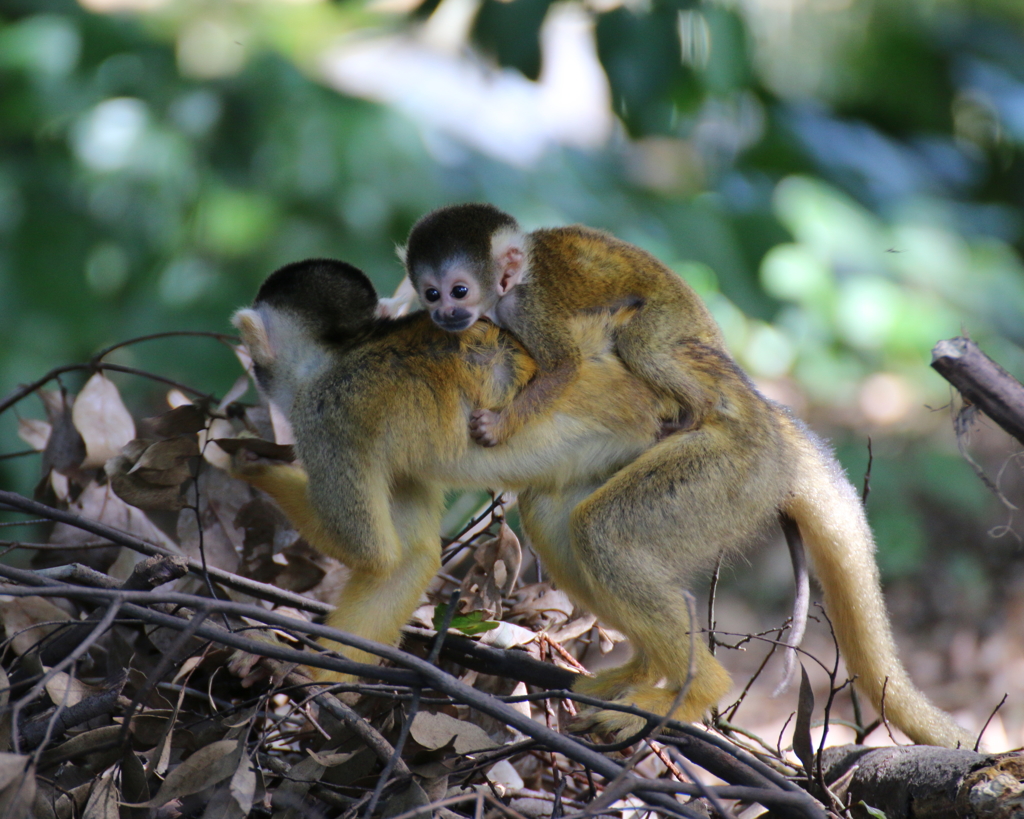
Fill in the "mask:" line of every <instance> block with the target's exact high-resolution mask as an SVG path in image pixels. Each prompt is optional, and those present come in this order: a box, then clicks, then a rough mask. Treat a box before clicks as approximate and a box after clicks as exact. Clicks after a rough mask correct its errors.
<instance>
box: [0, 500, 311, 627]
mask: <svg viewBox="0 0 1024 819" xmlns="http://www.w3.org/2000/svg"><path fill="white" fill-rule="evenodd" d="M0 504H5V505H6V506H8V507H13V508H14V509H18V510H21V511H22V512H27V513H28V514H31V515H38V516H40V517H44V518H47V519H48V520H55V521H57V522H59V523H66V524H68V525H69V526H75V527H77V528H79V529H82V530H83V531H86V532H91V533H92V534H94V535H98V536H99V537H103V538H106V539H107V540H109V541H110V542H111V543H115V544H117V545H118V546H125V547H127V548H128V549H131V550H132V551H134V552H139V553H141V554H144V555H148V556H150V557H154V556H156V555H162V556H164V557H181V555H180V553H178V552H174V551H172V550H171V549H167V548H164V547H163V546H157V545H155V544H153V543H148V542H147V541H144V540H140V539H139V538H136V537H132V536H131V535H129V534H127V533H125V532H122V531H121V530H120V529H114V528H113V527H111V526H107V525H105V524H102V523H97V522H96V521H93V520H89V519H88V518H84V517H82V516H81V515H76V514H74V513H72V512H65V511H63V510H61V509H55V508H54V507H52V506H47V505H46V504H43V503H38V502H37V501H33V500H29V499H28V498H26V497H24V496H22V495H19V494H17V493H16V492H8V491H6V490H0ZM188 567H189V571H191V572H194V573H195V574H198V575H200V576H202V573H203V567H202V564H201V563H200V562H199V561H198V560H194V559H193V558H188ZM209 574H210V577H212V578H213V579H215V580H216V581H217V582H218V583H223V584H224V585H225V586H228V587H229V588H232V589H237V590H238V591H243V592H245V593H247V594H251V595H252V596H254V597H259V598H262V599H264V600H269V601H270V602H272V603H277V604H278V605H285V606H294V607H295V608H297V609H302V610H305V611H311V612H313V613H315V614H329V613H330V612H331V606H329V605H328V604H326V603H320V602H319V601H317V600H311V599H310V598H308V597H303V596H302V595H301V594H293V593H292V592H288V591H285V590H283V589H279V588H277V587H276V586H272V585H270V584H269V583H260V582H259V581H257V580H250V579H249V578H247V577H242V576H240V575H237V574H233V573H231V572H226V571H224V570H223V569H215V568H210V570H209Z"/></svg>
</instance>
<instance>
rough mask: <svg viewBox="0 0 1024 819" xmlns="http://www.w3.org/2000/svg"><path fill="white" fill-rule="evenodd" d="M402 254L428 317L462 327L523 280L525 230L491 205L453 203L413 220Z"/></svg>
mask: <svg viewBox="0 0 1024 819" xmlns="http://www.w3.org/2000/svg"><path fill="white" fill-rule="evenodd" d="M404 259H405V267H406V271H407V272H408V274H409V280H410V281H411V282H412V285H413V287H414V288H415V289H416V294H417V295H418V296H419V298H420V301H421V302H422V303H423V306H424V307H425V308H426V309H427V311H428V312H429V313H430V317H431V318H432V319H433V320H434V322H435V323H436V324H437V325H438V326H440V327H442V328H444V329H445V330H449V331H451V332H459V331H461V330H465V329H467V328H468V327H471V326H472V325H473V324H474V323H475V322H476V321H477V319H479V318H481V317H482V316H485V315H488V314H489V312H490V311H491V310H492V309H493V308H494V306H495V305H496V304H497V302H498V300H499V299H500V298H501V297H502V296H504V295H505V294H506V293H507V292H508V291H509V290H510V289H511V288H512V287H514V286H515V285H516V284H518V283H519V281H521V279H522V275H523V273H524V272H525V266H526V265H525V259H526V245H525V236H524V235H523V233H522V231H521V230H520V229H519V224H518V223H517V222H516V220H515V219H513V218H512V217H511V216H509V215H508V214H507V213H505V212H504V211H501V210H499V209H498V208H496V207H494V206H493V205H486V204H467V205H451V206H449V207H445V208H439V209H438V210H435V211H432V212H430V213H428V214H427V215H426V216H424V217H423V218H422V219H420V220H419V221H418V222H417V223H416V224H415V225H413V228H412V231H411V232H410V233H409V241H408V243H407V244H406V246H405V256H404ZM490 317H492V318H493V316H490Z"/></svg>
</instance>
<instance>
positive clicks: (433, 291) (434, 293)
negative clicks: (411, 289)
mask: <svg viewBox="0 0 1024 819" xmlns="http://www.w3.org/2000/svg"><path fill="white" fill-rule="evenodd" d="M423 298H425V299H426V300H427V301H437V300H438V299H439V298H441V294H440V293H439V292H438V290H437V288H436V287H428V288H427V289H426V290H424V291H423Z"/></svg>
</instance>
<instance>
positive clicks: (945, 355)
mask: <svg viewBox="0 0 1024 819" xmlns="http://www.w3.org/2000/svg"><path fill="white" fill-rule="evenodd" d="M932 368H933V369H934V370H935V371H936V372H937V373H938V374H939V375H941V376H942V377H943V378H945V379H946V380H947V381H948V382H949V383H950V384H952V385H953V386H954V387H956V389H957V390H958V391H959V392H960V394H961V395H962V396H963V397H964V399H965V400H966V401H968V402H970V403H971V404H973V405H975V406H976V407H978V409H980V410H981V411H982V412H984V413H985V414H986V415H987V416H988V417H989V418H991V419H992V420H993V421H995V422H996V423H997V424H999V426H1001V427H1002V428H1003V429H1005V430H1006V431H1007V432H1008V433H1010V435H1012V436H1013V437H1014V438H1016V439H1017V440H1018V441H1020V442H1021V443H1022V444H1024V385H1022V384H1021V383H1020V382H1019V381H1018V380H1017V379H1016V378H1014V377H1013V376H1012V375H1010V374H1009V373H1008V372H1007V371H1006V370H1004V369H1003V368H1002V367H1000V366H999V365H998V364H996V362H994V361H993V360H992V359H991V358H989V357H988V356H987V355H985V354H984V353H983V352H982V351H981V349H980V348H979V347H978V345H977V344H975V343H974V342H973V341H971V340H970V339H969V338H963V337H962V336H961V337H957V338H952V339H949V340H946V341H940V342H939V343H938V344H936V345H935V346H934V347H933V348H932Z"/></svg>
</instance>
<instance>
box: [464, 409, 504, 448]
mask: <svg viewBox="0 0 1024 819" xmlns="http://www.w3.org/2000/svg"><path fill="white" fill-rule="evenodd" d="M504 426H505V425H504V424H503V423H502V416H501V413H498V412H495V411H494V410H489V409H478V410H473V412H472V414H471V415H470V416H469V434H470V437H471V438H472V439H473V440H474V441H476V442H477V443H478V444H480V446H497V445H498V444H500V443H502V442H503V441H504V440H505V439H506V438H507V437H508V434H507V432H506V431H505V429H504Z"/></svg>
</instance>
